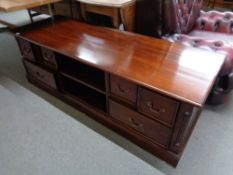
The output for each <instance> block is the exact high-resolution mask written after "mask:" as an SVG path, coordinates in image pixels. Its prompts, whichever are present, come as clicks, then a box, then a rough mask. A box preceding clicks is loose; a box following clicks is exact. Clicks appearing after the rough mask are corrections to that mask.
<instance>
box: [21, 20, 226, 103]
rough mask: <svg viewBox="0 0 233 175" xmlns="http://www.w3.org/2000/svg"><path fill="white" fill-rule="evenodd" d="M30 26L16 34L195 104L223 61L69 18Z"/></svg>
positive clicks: (205, 93)
mask: <svg viewBox="0 0 233 175" xmlns="http://www.w3.org/2000/svg"><path fill="white" fill-rule="evenodd" d="M34 28H35V29H33V28H31V29H30V30H28V29H27V31H24V32H21V36H20V37H23V38H25V39H27V40H30V41H33V42H35V43H38V44H40V45H46V46H47V47H49V48H52V49H54V50H55V51H57V52H60V53H63V54H65V55H68V56H70V57H72V58H74V59H76V60H79V61H81V62H84V63H86V64H89V65H91V66H94V67H97V68H99V69H102V70H104V71H107V72H109V73H112V74H115V75H118V76H120V77H124V78H125V79H127V80H130V81H132V82H134V83H138V84H141V85H144V86H145V87H147V88H149V89H151V90H155V91H157V92H160V93H162V94H164V95H167V96H170V97H172V98H175V99H179V100H182V101H185V102H188V103H191V104H193V105H196V106H199V107H200V106H203V104H204V103H205V100H206V98H207V96H208V94H209V92H210V90H211V88H212V86H213V83H214V80H215V78H216V76H217V74H218V72H219V70H220V68H221V66H222V64H223V62H224V59H225V56H224V55H219V54H215V53H212V52H207V51H204V50H199V49H195V48H191V47H186V46H183V45H179V44H174V43H170V42H167V41H163V40H158V39H153V38H149V37H146V36H141V35H137V34H132V33H127V32H121V31H117V30H112V29H107V28H102V27H95V26H91V25H87V24H83V23H79V22H76V21H73V20H68V19H67V20H61V21H58V22H56V23H55V24H53V25H51V24H48V25H47V26H46V25H43V24H41V25H38V26H34ZM54 31H56V32H54ZM67 31H68V32H67ZM19 32H20V31H19ZM64 42H65V43H68V44H63V43H64Z"/></svg>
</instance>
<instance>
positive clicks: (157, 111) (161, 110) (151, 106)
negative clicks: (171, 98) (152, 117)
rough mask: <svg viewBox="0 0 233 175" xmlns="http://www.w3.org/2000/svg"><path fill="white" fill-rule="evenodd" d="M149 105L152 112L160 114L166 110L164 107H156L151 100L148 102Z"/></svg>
mask: <svg viewBox="0 0 233 175" xmlns="http://www.w3.org/2000/svg"><path fill="white" fill-rule="evenodd" d="M147 107H148V108H149V110H150V112H152V113H155V114H159V113H160V112H166V110H165V109H164V108H161V109H158V108H155V107H154V105H153V103H152V102H151V101H148V102H147Z"/></svg>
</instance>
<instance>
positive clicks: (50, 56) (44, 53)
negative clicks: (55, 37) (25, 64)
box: [43, 52, 53, 61]
mask: <svg viewBox="0 0 233 175" xmlns="http://www.w3.org/2000/svg"><path fill="white" fill-rule="evenodd" d="M43 57H44V59H45V60H48V61H49V60H51V59H52V58H53V54H52V53H49V52H43Z"/></svg>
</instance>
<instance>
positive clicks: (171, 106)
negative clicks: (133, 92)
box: [138, 88, 179, 126]
mask: <svg viewBox="0 0 233 175" xmlns="http://www.w3.org/2000/svg"><path fill="white" fill-rule="evenodd" d="M178 107H179V103H178V102H177V101H175V100H172V99H170V98H168V97H165V96H162V95H160V94H157V93H155V92H152V91H149V90H147V89H144V88H142V89H141V92H140V99H139V106H138V110H139V111H140V112H142V113H143V114H146V115H148V116H151V117H153V118H155V119H158V120H160V121H162V122H164V123H166V124H168V125H170V126H171V125H173V123H174V119H175V116H176V112H177V110H178Z"/></svg>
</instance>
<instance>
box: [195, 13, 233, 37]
mask: <svg viewBox="0 0 233 175" xmlns="http://www.w3.org/2000/svg"><path fill="white" fill-rule="evenodd" d="M195 28H196V29H199V30H205V31H213V32H221V33H230V34H233V13H232V12H225V13H222V12H218V11H209V12H204V11H201V12H200V15H199V17H198V18H197V20H196V25H195Z"/></svg>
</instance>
